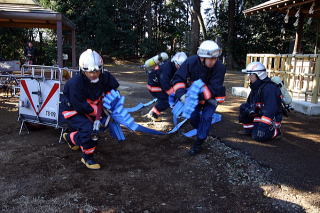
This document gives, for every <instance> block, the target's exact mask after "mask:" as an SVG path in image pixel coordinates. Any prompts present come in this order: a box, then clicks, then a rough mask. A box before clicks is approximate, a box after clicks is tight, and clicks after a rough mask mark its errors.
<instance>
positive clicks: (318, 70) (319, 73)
mask: <svg viewBox="0 0 320 213" xmlns="http://www.w3.org/2000/svg"><path fill="white" fill-rule="evenodd" d="M314 74H315V76H314V79H313V90H312V99H311V103H314V104H317V103H318V93H319V81H320V56H318V57H317V62H316V67H315V70H314Z"/></svg>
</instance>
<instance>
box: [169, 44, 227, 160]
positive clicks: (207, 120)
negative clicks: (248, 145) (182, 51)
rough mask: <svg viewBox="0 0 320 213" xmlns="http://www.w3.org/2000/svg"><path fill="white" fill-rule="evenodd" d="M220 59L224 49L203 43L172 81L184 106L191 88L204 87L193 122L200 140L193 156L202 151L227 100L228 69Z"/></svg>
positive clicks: (178, 98) (193, 147)
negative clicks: (200, 84)
mask: <svg viewBox="0 0 320 213" xmlns="http://www.w3.org/2000/svg"><path fill="white" fill-rule="evenodd" d="M220 55H221V49H220V47H219V46H218V45H217V44H216V43H215V42H214V41H211V40H206V41H204V42H202V43H201V45H200V46H199V49H198V51H197V55H194V56H191V57H189V58H188V59H187V60H186V61H185V62H184V63H183V64H182V65H181V67H180V69H179V70H178V71H177V72H176V73H175V75H174V77H173V80H172V83H173V89H174V92H175V98H176V99H177V100H180V101H181V102H183V103H184V102H185V99H186V92H187V86H188V85H190V84H191V83H192V82H194V81H196V80H198V79H201V80H202V81H203V82H204V83H205V85H204V87H203V88H204V89H203V91H202V93H200V94H199V104H198V105H197V107H196V109H195V110H194V112H193V113H192V114H191V118H190V123H191V125H192V126H193V127H194V128H195V129H197V139H196V141H195V142H194V143H193V145H192V147H191V149H190V150H189V151H188V152H189V154H190V155H196V154H197V153H199V152H200V151H201V150H202V147H201V145H202V144H203V142H204V141H205V139H206V138H207V136H208V134H209V130H210V127H211V121H212V116H213V114H214V112H215V110H216V107H217V103H222V102H224V99H225V87H224V86H223V82H224V76H225V73H226V68H225V66H224V65H223V64H222V62H221V61H220V60H218V57H219V56H220ZM185 104H188V103H185Z"/></svg>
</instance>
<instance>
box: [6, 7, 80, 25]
mask: <svg viewBox="0 0 320 213" xmlns="http://www.w3.org/2000/svg"><path fill="white" fill-rule="evenodd" d="M2 2H4V1H0V26H3V27H27V28H53V29H54V28H56V22H57V21H62V23H63V28H70V29H74V28H75V25H74V24H73V23H72V22H71V21H70V20H69V19H67V18H66V17H64V16H63V15H62V14H61V13H58V12H55V11H53V10H51V9H47V8H44V7H41V6H39V5H37V4H34V3H33V4H31V3H30V2H29V3H30V4H14V3H12V2H13V1H10V3H2ZM19 2H23V1H19ZM26 2H27V1H25V3H26ZM32 2H33V1H32Z"/></svg>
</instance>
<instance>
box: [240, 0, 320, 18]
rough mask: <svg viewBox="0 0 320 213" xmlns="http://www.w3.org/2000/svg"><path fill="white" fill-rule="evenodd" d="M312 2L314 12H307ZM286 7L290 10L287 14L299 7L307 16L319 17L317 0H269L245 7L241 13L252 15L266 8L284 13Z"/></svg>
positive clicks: (319, 2) (319, 3) (319, 7)
mask: <svg viewBox="0 0 320 213" xmlns="http://www.w3.org/2000/svg"><path fill="white" fill-rule="evenodd" d="M313 3H315V7H314V13H313V14H309V8H310V7H311V5H312V4H313ZM288 8H290V10H291V12H290V14H289V15H294V11H297V10H298V9H299V8H301V12H302V13H303V14H305V16H307V17H320V1H319V0H270V1H266V2H264V3H262V4H259V5H256V6H254V7H251V8H249V9H246V10H244V11H243V13H244V14H246V15H252V14H254V13H258V12H261V11H268V10H273V11H278V12H281V13H286V11H287V9H288Z"/></svg>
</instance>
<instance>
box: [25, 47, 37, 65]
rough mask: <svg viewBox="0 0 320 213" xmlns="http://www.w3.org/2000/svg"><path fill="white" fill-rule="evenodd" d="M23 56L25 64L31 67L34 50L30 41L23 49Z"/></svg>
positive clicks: (34, 54)
mask: <svg viewBox="0 0 320 213" xmlns="http://www.w3.org/2000/svg"><path fill="white" fill-rule="evenodd" d="M24 56H25V59H26V63H27V64H28V65H33V63H34V60H35V56H36V49H35V48H34V46H33V44H32V42H31V41H29V42H28V45H27V46H26V48H25V49H24Z"/></svg>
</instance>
